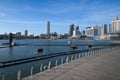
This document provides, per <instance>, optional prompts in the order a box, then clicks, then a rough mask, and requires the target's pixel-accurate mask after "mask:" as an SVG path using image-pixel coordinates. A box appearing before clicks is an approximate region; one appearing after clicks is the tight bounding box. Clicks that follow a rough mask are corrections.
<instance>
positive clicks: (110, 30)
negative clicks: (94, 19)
mask: <svg viewBox="0 0 120 80" xmlns="http://www.w3.org/2000/svg"><path fill="white" fill-rule="evenodd" d="M111 32H112V29H111V24H109V33H111Z"/></svg>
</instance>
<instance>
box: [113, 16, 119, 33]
mask: <svg viewBox="0 0 120 80" xmlns="http://www.w3.org/2000/svg"><path fill="white" fill-rule="evenodd" d="M118 30H120V20H119V18H118V17H117V16H115V17H114V19H113V21H112V24H111V32H116V31H118Z"/></svg>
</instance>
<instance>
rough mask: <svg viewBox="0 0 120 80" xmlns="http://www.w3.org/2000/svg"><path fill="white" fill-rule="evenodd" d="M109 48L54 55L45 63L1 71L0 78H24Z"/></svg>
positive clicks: (13, 79) (12, 79) (7, 79)
mask: <svg viewBox="0 0 120 80" xmlns="http://www.w3.org/2000/svg"><path fill="white" fill-rule="evenodd" d="M110 49H111V48H110V47H102V48H94V49H89V50H86V51H84V52H82V51H80V52H77V53H72V54H69V53H67V54H65V55H60V56H55V58H56V59H55V60H53V61H52V59H51V60H48V61H47V62H46V63H39V64H37V65H38V66H35V65H32V66H31V67H29V68H28V69H27V70H26V69H23V70H21V69H19V70H17V71H15V72H14V73H8V74H4V73H2V75H0V80H21V79H22V78H25V77H27V76H32V75H34V74H36V73H39V72H42V71H45V70H47V69H51V68H53V67H57V66H58V65H62V64H64V63H68V62H70V61H73V60H76V59H78V58H81V57H85V56H89V55H95V54H103V53H104V51H106V50H110ZM58 57H59V58H58ZM52 58H53V57H52ZM8 76H9V77H8Z"/></svg>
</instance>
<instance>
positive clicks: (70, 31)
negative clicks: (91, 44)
mask: <svg viewBox="0 0 120 80" xmlns="http://www.w3.org/2000/svg"><path fill="white" fill-rule="evenodd" d="M73 31H74V24H71V25H70V28H69V35H70V36H73Z"/></svg>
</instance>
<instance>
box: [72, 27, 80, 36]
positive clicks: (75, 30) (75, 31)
mask: <svg viewBox="0 0 120 80" xmlns="http://www.w3.org/2000/svg"><path fill="white" fill-rule="evenodd" d="M80 35H81V33H80V31H79V26H77V27H76V28H75V29H74V31H73V37H76V36H80Z"/></svg>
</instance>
